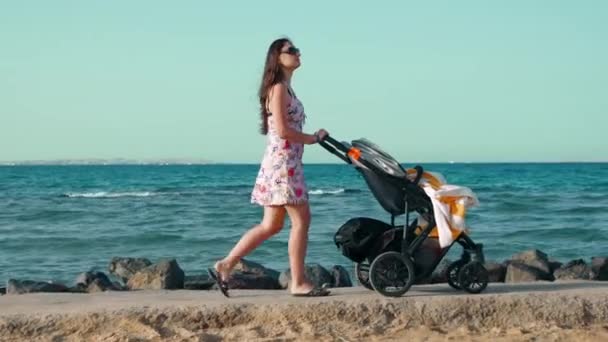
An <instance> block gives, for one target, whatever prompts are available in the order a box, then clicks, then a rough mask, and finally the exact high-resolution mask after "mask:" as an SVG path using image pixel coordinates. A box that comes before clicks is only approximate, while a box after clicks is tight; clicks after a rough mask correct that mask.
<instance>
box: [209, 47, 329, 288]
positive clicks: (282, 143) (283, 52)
mask: <svg viewBox="0 0 608 342" xmlns="http://www.w3.org/2000/svg"><path fill="white" fill-rule="evenodd" d="M299 66H300V51H299V49H297V48H296V47H295V46H294V45H293V44H292V42H291V41H290V40H288V39H285V38H282V39H277V40H275V41H274V42H273V43H272V44H271V45H270V47H269V49H268V53H267V55H266V64H265V67H264V74H263V77H262V82H261V86H260V90H259V99H260V114H261V132H262V134H265V135H267V144H266V150H265V152H264V158H263V160H262V163H261V165H260V170H259V172H258V175H257V178H256V181H255V186H254V188H253V192H252V194H251V202H252V203H256V204H258V205H260V206H262V207H263V208H264V216H263V218H262V221H261V222H260V223H259V224H258V225H256V226H254V227H253V228H251V229H250V230H249V231H247V232H246V233H245V234H244V235H243V236H242V237H241V239H240V241H239V242H238V243H237V244H236V245H235V246H234V248H233V249H232V250H231V251H230V253H229V254H228V255H227V256H226V257H225V258H223V259H222V260H220V261H218V262H216V263H215V265H214V267H213V269H209V273H210V275H211V276H212V277H213V278H214V279H215V280H216V281H217V282H218V285H219V287H220V290H221V291H222V293H223V294H224V295H225V296H228V286H227V280H228V278H229V276H230V272H231V270H232V268H233V267H234V266H235V265H236V264H237V263H238V262H239V260H240V259H241V258H243V257H244V256H246V255H247V254H249V253H250V252H251V251H253V250H254V249H255V248H256V247H258V246H259V245H260V244H261V243H262V242H264V241H265V240H267V239H268V238H270V237H271V236H273V235H275V234H277V233H278V232H279V231H280V230H281V229H282V228H283V223H284V221H285V214H287V215H288V216H289V219H290V221H291V232H290V236H289V248H288V250H289V266H290V270H291V282H290V288H289V291H290V292H291V294H293V295H295V296H326V295H328V294H329V291H328V290H327V289H326V288H325V287H322V288H317V287H314V286H313V285H312V284H311V283H310V281H309V280H308V279H306V277H305V274H304V268H305V266H304V265H305V264H304V258H305V256H306V249H307V244H308V229H309V226H310V207H309V204H308V191H307V188H306V182H305V179H304V172H303V167H302V155H303V152H304V145H310V144H315V143H318V142H319V141H321V140H322V139H324V138H325V136H327V134H328V133H327V131H325V130H324V129H320V130H318V131H317V132H316V133H314V134H306V133H304V132H303V126H304V122H305V119H306V114H305V113H304V107H303V105H302V102H300V100H299V99H298V98H297V97H296V93H295V92H294V91H293V88H292V87H291V78H292V76H293V73H294V71H295V70H296V69H297V68H298V67H299Z"/></svg>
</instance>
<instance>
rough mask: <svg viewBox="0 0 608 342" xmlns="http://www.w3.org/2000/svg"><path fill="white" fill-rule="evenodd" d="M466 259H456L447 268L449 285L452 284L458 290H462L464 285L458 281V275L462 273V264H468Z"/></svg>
mask: <svg viewBox="0 0 608 342" xmlns="http://www.w3.org/2000/svg"><path fill="white" fill-rule="evenodd" d="M466 263H467V262H466V261H464V260H457V261H454V262H453V263H451V264H450V265H449V266H448V268H447V270H446V273H447V278H448V285H450V286H451V287H452V288H454V289H456V290H462V287H461V286H460V282H459V281H458V276H459V274H460V269H461V268H462V266H464V265H466Z"/></svg>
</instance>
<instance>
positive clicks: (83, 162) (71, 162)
mask: <svg viewBox="0 0 608 342" xmlns="http://www.w3.org/2000/svg"><path fill="white" fill-rule="evenodd" d="M607 163H608V160H606V161H599V160H598V161H596V160H591V161H585V160H582V161H471V162H467V161H428V162H412V161H408V162H401V164H402V165H414V164H421V165H463V164H471V165H484V164H514V165H517V164H528V165H529V164H544V165H546V164H607ZM258 164H259V163H258V162H242V161H235V162H226V161H223V162H215V161H211V160H206V159H121V158H117V159H57V160H23V161H0V166H112V165H114V166H120V165H150V166H154V165H158V166H169V165H176V166H179V165H258ZM338 164H343V163H340V162H334V161H332V162H309V163H306V165H338Z"/></svg>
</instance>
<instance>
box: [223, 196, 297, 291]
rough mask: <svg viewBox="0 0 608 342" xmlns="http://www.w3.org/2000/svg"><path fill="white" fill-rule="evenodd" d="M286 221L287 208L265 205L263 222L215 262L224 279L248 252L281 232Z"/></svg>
mask: <svg viewBox="0 0 608 342" xmlns="http://www.w3.org/2000/svg"><path fill="white" fill-rule="evenodd" d="M284 222H285V208H284V207H280V206H267V207H264V218H263V219H262V222H261V223H260V224H258V225H255V226H254V227H253V228H251V229H250V230H249V231H247V232H246V233H245V234H244V235H243V236H242V237H241V239H240V240H239V242H238V243H237V244H236V245H235V246H234V248H232V250H231V251H230V253H229V254H228V256H226V257H225V258H224V259H222V260H220V261H218V262H216V263H215V269H216V271H218V272H219V273H220V275H221V277H222V279H224V280H226V279H228V277H229V276H230V271H231V270H232V268H233V267H234V266H235V265H236V264H237V263H238V262H239V260H241V258H243V257H244V256H246V255H247V254H249V253H250V252H251V251H253V250H254V249H255V248H256V247H258V246H259V245H260V244H262V242H264V241H266V240H267V239H268V238H270V237H271V236H273V235H275V234H276V233H278V232H280V231H281V229H282V228H283V224H284Z"/></svg>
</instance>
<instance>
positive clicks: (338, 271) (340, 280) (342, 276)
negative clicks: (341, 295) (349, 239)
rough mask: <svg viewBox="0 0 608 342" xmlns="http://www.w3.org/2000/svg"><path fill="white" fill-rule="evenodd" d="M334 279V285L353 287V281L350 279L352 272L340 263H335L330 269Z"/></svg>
mask: <svg viewBox="0 0 608 342" xmlns="http://www.w3.org/2000/svg"><path fill="white" fill-rule="evenodd" d="M329 272H330V273H331V275H332V277H333V278H334V281H333V283H332V287H352V286H353V282H352V281H351V280H350V274H349V273H348V271H347V270H346V268H344V267H342V266H340V265H334V267H332V268H331V270H329Z"/></svg>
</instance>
